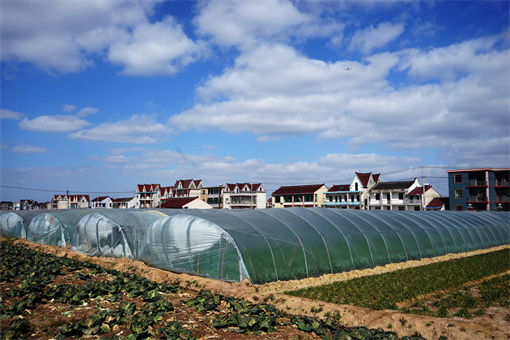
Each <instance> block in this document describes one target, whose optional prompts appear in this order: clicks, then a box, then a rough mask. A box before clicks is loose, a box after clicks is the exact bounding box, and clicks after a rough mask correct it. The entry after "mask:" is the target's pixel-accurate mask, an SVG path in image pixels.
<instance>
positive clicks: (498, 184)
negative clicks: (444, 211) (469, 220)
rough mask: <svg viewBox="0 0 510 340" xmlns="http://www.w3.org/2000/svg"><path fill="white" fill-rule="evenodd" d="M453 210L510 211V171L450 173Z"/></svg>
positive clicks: (449, 180) (468, 170)
mask: <svg viewBox="0 0 510 340" xmlns="http://www.w3.org/2000/svg"><path fill="white" fill-rule="evenodd" d="M447 173H448V189H449V192H450V210H474V211H509V210H510V198H509V196H510V195H509V188H510V185H509V182H510V169H509V168H505V169H492V168H481V169H464V170H448V171H447Z"/></svg>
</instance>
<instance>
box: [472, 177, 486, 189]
mask: <svg viewBox="0 0 510 340" xmlns="http://www.w3.org/2000/svg"><path fill="white" fill-rule="evenodd" d="M467 186H468V187H487V186H488V184H487V181H486V180H485V179H470V180H469V182H468V184H467Z"/></svg>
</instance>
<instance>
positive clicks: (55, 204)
mask: <svg viewBox="0 0 510 340" xmlns="http://www.w3.org/2000/svg"><path fill="white" fill-rule="evenodd" d="M50 205H51V209H87V208H90V198H89V195H55V196H53V198H52V199H51V202H50Z"/></svg>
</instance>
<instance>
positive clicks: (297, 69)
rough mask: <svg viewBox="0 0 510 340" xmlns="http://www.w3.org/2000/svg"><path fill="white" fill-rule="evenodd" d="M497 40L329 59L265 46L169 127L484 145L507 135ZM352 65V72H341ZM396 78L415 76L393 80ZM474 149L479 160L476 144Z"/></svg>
mask: <svg viewBox="0 0 510 340" xmlns="http://www.w3.org/2000/svg"><path fill="white" fill-rule="evenodd" d="M500 39H501V37H487V38H481V39H477V40H472V41H465V42H462V43H458V44H456V45H452V46H448V47H442V48H433V49H429V50H427V51H420V50H417V49H408V50H402V51H396V52H392V53H389V52H387V53H381V54H376V55H372V56H369V57H367V58H365V59H364V60H362V61H360V62H352V61H348V60H345V61H337V62H330V63H327V62H323V61H320V60H314V59H310V58H307V57H306V56H303V55H301V54H299V53H298V52H296V50H294V49H292V48H291V47H289V46H285V45H281V44H276V45H259V46H258V47H257V48H253V49H251V50H249V51H244V52H243V53H242V54H241V55H240V56H239V57H238V58H237V60H236V61H235V64H234V66H233V67H231V68H228V69H225V70H224V72H223V74H221V75H218V76H215V77H211V78H209V79H208V80H207V81H206V82H204V83H203V84H202V85H201V86H200V87H199V88H198V89H197V93H198V94H199V96H200V97H201V98H202V99H203V101H202V102H200V103H197V104H195V105H194V106H193V107H192V108H190V109H189V110H186V111H184V112H182V113H181V114H179V115H176V116H173V117H171V118H170V120H169V124H170V125H172V126H176V127H178V128H180V129H183V130H185V129H190V128H193V129H206V128H214V129H223V130H226V131H229V132H235V133H239V132H250V133H254V134H257V135H259V136H261V137H260V138H261V139H260V141H264V140H267V139H268V138H269V137H271V136H282V135H283V136H285V135H309V134H316V135H317V136H319V138H323V139H342V140H345V141H346V142H347V143H348V144H350V145H357V146H361V145H366V144H370V143H385V145H386V146H387V147H389V148H402V149H409V150H411V149H420V148H421V147H423V145H427V147H428V148H437V149H438V150H443V154H446V150H448V149H449V145H450V144H451V143H456V141H457V139H459V140H465V139H466V136H469V138H472V139H473V140H475V141H478V143H479V145H482V144H483V143H485V141H486V140H488V139H489V138H493V139H496V140H499V139H500V138H504V137H506V136H508V135H509V134H510V131H509V129H510V128H509V127H510V122H509V120H510V117H509V115H508V107H509V104H510V103H509V99H508V93H509V92H510V88H509V83H508V79H510V53H509V50H508V49H504V50H500V49H498V48H496V46H498V44H499V42H500ZM439 60H441V62H439ZM439 64H440V65H452V70H451V71H450V72H452V75H451V76H450V75H447V73H448V71H447V70H441V68H440V70H439V71H435V70H434V66H435V65H439ZM347 66H349V67H352V70H350V71H345V69H344V68H345V67H347ZM390 75H391V79H405V80H406V81H407V80H408V77H409V76H411V77H412V78H415V80H414V81H413V80H412V81H411V82H410V83H408V84H407V85H403V84H404V83H392V82H391V81H390V80H389V79H390ZM437 78H439V79H437ZM472 146H473V147H474V149H473V151H471V152H470V153H471V154H475V153H476V151H475V150H476V149H477V147H476V143H473V145H472ZM480 149H481V147H480ZM487 152H489V153H491V151H490V150H488V151H487ZM494 152H495V151H494ZM487 159H488V158H487Z"/></svg>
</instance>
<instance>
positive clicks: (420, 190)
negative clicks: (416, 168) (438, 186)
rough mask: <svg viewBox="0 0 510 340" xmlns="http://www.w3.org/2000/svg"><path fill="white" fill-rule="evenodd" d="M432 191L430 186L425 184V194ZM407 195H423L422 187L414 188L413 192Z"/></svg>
mask: <svg viewBox="0 0 510 340" xmlns="http://www.w3.org/2000/svg"><path fill="white" fill-rule="evenodd" d="M430 189H432V186H431V185H430V184H427V188H426V189H425V192H427V191H429V190H430ZM408 195H423V187H416V188H414V190H413V191H411V192H410V193H409V194H408Z"/></svg>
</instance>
